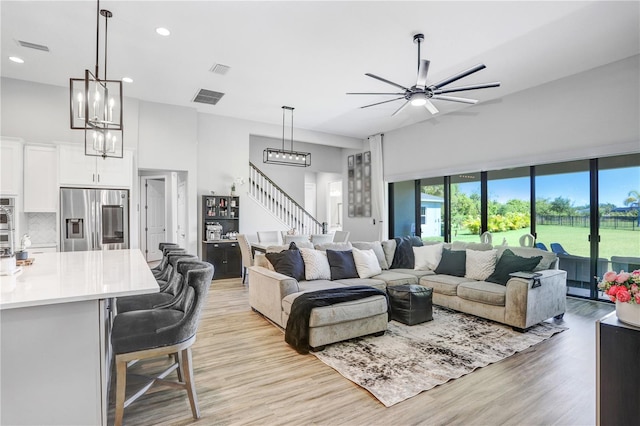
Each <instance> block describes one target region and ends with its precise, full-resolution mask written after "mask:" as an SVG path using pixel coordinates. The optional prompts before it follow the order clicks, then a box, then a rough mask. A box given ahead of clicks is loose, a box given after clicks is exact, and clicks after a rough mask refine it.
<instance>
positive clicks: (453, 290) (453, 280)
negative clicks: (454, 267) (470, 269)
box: [420, 275, 473, 296]
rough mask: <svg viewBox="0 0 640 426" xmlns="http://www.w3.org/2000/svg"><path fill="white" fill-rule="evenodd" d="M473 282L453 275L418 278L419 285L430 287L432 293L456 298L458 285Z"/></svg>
mask: <svg viewBox="0 0 640 426" xmlns="http://www.w3.org/2000/svg"><path fill="white" fill-rule="evenodd" d="M469 281H473V280H471V279H469V278H465V277H454V276H453V275H425V276H424V277H422V278H420V285H423V286H425V287H431V288H432V289H433V292H434V293H439V294H444V295H445V296H456V295H457V294H458V293H457V290H458V285H460V284H461V283H466V282H469Z"/></svg>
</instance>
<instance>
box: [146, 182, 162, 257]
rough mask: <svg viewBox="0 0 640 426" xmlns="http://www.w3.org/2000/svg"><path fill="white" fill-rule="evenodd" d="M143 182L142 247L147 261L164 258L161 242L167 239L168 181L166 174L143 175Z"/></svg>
mask: <svg viewBox="0 0 640 426" xmlns="http://www.w3.org/2000/svg"><path fill="white" fill-rule="evenodd" d="M141 183H142V185H141V186H142V188H141V191H140V193H141V194H142V206H143V211H142V215H141V219H142V231H143V238H142V244H143V247H142V248H143V250H144V253H145V258H146V260H147V262H154V261H158V260H161V259H162V252H161V251H160V249H159V244H160V243H161V242H164V241H167V214H166V181H165V178H164V176H143V177H142V182H141Z"/></svg>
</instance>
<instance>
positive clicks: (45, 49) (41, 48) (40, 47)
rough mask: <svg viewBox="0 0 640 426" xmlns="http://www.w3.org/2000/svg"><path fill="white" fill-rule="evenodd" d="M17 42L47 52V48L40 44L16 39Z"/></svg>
mask: <svg viewBox="0 0 640 426" xmlns="http://www.w3.org/2000/svg"><path fill="white" fill-rule="evenodd" d="M17 42H18V44H19V45H20V46H22V47H27V48H29V49H36V50H42V51H43V52H48V51H49V48H48V47H47V46H45V45H42V44H36V43H29V42H28V41H23V40H17Z"/></svg>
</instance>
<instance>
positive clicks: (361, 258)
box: [351, 248, 382, 278]
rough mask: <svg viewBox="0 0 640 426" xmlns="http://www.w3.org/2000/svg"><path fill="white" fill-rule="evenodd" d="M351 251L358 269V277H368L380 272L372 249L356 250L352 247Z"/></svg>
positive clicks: (380, 269)
mask: <svg viewBox="0 0 640 426" xmlns="http://www.w3.org/2000/svg"><path fill="white" fill-rule="evenodd" d="M351 253H352V254H353V261H354V262H355V264H356V271H358V276H359V277H360V278H370V277H372V276H374V275H378V274H379V273H381V272H382V268H380V264H379V263H378V258H377V257H376V254H375V253H374V252H373V250H371V249H369V250H358V249H357V248H354V249H353V250H352V251H351Z"/></svg>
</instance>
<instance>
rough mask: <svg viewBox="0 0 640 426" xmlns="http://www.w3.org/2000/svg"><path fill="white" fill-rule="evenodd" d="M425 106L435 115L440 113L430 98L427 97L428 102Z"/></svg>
mask: <svg viewBox="0 0 640 426" xmlns="http://www.w3.org/2000/svg"><path fill="white" fill-rule="evenodd" d="M424 107H425V108H426V109H428V110H429V112H430V113H431V115H435V114H437V113H438V108H436V106H435V105H434V104H433V103H432V102H431V101H430V100H429V99H427V103H426V104H424Z"/></svg>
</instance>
